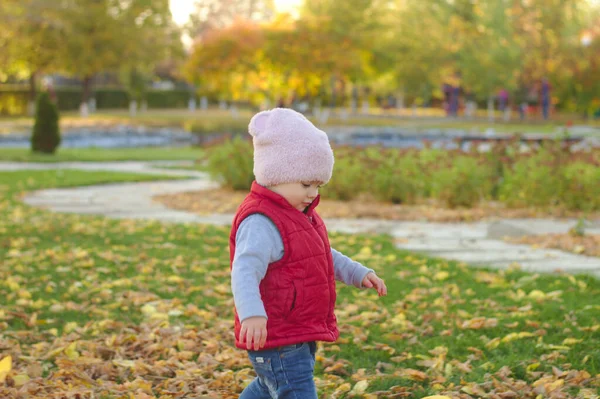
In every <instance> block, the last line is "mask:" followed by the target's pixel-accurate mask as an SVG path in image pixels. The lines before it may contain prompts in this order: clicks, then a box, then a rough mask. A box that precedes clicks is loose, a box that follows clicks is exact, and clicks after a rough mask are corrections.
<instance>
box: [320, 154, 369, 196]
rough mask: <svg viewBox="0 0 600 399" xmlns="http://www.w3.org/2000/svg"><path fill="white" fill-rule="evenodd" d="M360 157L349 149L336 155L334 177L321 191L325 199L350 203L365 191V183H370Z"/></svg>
mask: <svg viewBox="0 0 600 399" xmlns="http://www.w3.org/2000/svg"><path fill="white" fill-rule="evenodd" d="M359 155H360V154H358V153H357V152H355V151H354V152H353V151H351V150H349V149H343V150H340V151H339V152H337V153H336V154H335V163H334V164H333V177H332V179H331V180H330V181H329V183H327V185H325V187H323V189H322V190H321V191H322V193H323V194H324V197H326V198H328V199H337V200H342V201H348V200H351V199H354V198H356V196H357V195H358V194H360V193H361V192H362V191H364V186H365V182H367V181H368V177H367V169H366V168H365V167H364V163H363V162H361V160H360V158H359Z"/></svg>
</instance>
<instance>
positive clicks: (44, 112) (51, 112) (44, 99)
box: [31, 92, 60, 154]
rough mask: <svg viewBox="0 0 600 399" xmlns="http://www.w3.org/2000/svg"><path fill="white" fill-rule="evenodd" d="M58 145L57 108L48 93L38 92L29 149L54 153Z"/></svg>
mask: <svg viewBox="0 0 600 399" xmlns="http://www.w3.org/2000/svg"><path fill="white" fill-rule="evenodd" d="M59 145H60V129H59V127H58V108H57V107H56V104H54V103H53V102H52V101H51V100H50V96H49V95H48V93H46V92H43V93H40V95H39V96H38V99H37V106H36V111H35V123H34V125H33V134H32V135H31V150H32V151H33V152H42V153H45V154H54V152H55V151H56V149H57V148H58V146H59Z"/></svg>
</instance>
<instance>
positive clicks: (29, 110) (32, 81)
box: [27, 71, 37, 116]
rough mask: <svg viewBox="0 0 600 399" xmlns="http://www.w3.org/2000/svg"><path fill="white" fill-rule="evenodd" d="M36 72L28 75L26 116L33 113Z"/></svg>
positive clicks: (35, 95)
mask: <svg viewBox="0 0 600 399" xmlns="http://www.w3.org/2000/svg"><path fill="white" fill-rule="evenodd" d="M36 78H37V71H35V72H31V75H29V102H28V104H27V114H28V115H29V116H33V115H34V113H35V100H36V97H37V87H36Z"/></svg>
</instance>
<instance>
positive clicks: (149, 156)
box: [0, 147, 203, 162]
mask: <svg viewBox="0 0 600 399" xmlns="http://www.w3.org/2000/svg"><path fill="white" fill-rule="evenodd" d="M202 153H203V152H202V149H201V148H199V147H141V148H59V149H58V151H57V152H56V154H54V155H46V154H36V153H32V152H31V151H30V150H29V149H26V148H3V149H2V151H1V152H0V161H12V162H113V161H171V160H173V161H187V160H190V161H194V160H197V159H198V158H201V157H202Z"/></svg>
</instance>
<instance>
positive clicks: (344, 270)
mask: <svg viewBox="0 0 600 399" xmlns="http://www.w3.org/2000/svg"><path fill="white" fill-rule="evenodd" d="M331 256H332V257H333V269H334V271H335V279H336V280H338V281H341V282H343V283H344V284H347V285H353V286H355V287H358V288H362V281H363V279H364V278H365V276H366V275H367V274H368V273H370V272H373V273H375V271H374V270H373V269H369V268H367V267H364V266H363V265H362V264H360V263H358V262H355V261H353V260H352V259H350V258H349V257H347V256H346V255H344V254H342V253H341V252H338V251H336V250H335V249H333V248H331Z"/></svg>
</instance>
